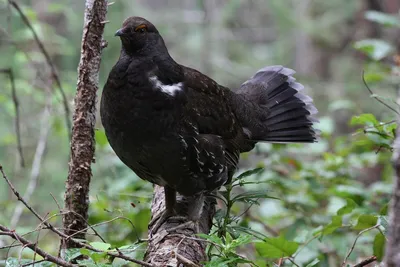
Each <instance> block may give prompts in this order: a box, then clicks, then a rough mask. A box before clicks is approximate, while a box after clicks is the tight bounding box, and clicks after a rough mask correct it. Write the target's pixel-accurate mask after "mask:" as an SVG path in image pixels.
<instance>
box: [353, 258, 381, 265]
mask: <svg viewBox="0 0 400 267" xmlns="http://www.w3.org/2000/svg"><path fill="white" fill-rule="evenodd" d="M376 259H377V258H376V256H372V257H369V258H367V259H365V260H363V261H362V262H359V263H357V264H356V265H354V266H353V267H363V266H365V265H367V264H370V263H373V262H374V261H376Z"/></svg>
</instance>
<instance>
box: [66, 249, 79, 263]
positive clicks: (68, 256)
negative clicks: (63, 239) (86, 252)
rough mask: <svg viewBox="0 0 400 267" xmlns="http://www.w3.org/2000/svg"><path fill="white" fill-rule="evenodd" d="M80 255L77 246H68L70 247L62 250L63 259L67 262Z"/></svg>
mask: <svg viewBox="0 0 400 267" xmlns="http://www.w3.org/2000/svg"><path fill="white" fill-rule="evenodd" d="M80 255H82V253H81V252H80V249H79V248H70V249H65V250H64V257H65V260H66V261H68V262H70V261H72V260H73V259H75V258H77V257H79V256H80Z"/></svg>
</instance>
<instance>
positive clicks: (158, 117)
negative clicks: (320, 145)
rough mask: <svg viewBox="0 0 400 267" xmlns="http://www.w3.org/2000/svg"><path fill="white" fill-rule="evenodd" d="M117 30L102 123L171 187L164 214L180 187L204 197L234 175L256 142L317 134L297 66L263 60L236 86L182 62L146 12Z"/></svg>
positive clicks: (120, 146) (143, 172)
mask: <svg viewBox="0 0 400 267" xmlns="http://www.w3.org/2000/svg"><path fill="white" fill-rule="evenodd" d="M116 35H117V36H119V37H120V38H121V42H122V49H121V55H120V58H119V60H118V62H117V64H116V65H115V66H114V67H113V69H112V70H111V72H110V75H109V77H108V80H107V83H106V85H105V86H104V90H103V94H102V99H101V109H100V111H101V119H102V123H103V125H104V128H105V131H106V135H107V138H108V140H109V142H110V145H111V147H112V148H113V149H114V151H115V153H116V154H117V155H118V157H119V158H120V159H121V160H122V161H123V162H124V163H125V164H126V165H127V166H128V167H130V168H131V169H132V170H133V171H134V172H135V173H136V174H137V175H138V176H139V177H141V178H142V179H144V180H147V181H150V182H152V183H155V184H158V185H161V186H164V187H165V193H166V213H165V216H164V217H165V218H166V217H168V216H170V215H173V213H174V210H173V208H174V205H175V192H179V193H180V194H182V195H186V196H192V195H198V199H199V202H201V203H202V197H201V196H202V195H203V193H205V192H211V191H213V190H215V189H217V188H219V187H220V186H222V185H223V184H224V183H226V182H227V181H228V180H230V179H231V177H232V175H233V173H234V171H235V170H236V166H237V164H238V161H239V155H240V153H241V152H246V151H250V150H251V149H252V148H253V147H254V144H255V143H256V142H259V141H267V142H284V143H290V142H315V141H316V131H315V130H314V129H313V128H312V125H313V122H314V121H315V120H314V119H313V118H312V115H314V114H315V113H316V112H317V110H316V108H315V107H314V106H313V104H312V99H311V98H309V97H308V96H306V95H304V94H302V93H300V92H299V91H301V90H302V89H303V86H302V85H301V84H299V83H297V82H295V79H294V78H293V77H292V76H291V75H292V74H294V71H293V70H290V69H287V68H284V67H281V66H271V67H265V68H263V69H261V70H259V71H258V72H257V73H256V74H255V75H254V76H253V77H252V78H250V80H248V81H246V82H245V83H243V84H242V85H241V87H240V88H239V89H238V90H237V91H236V93H234V92H232V91H230V90H229V89H228V88H226V87H223V86H221V85H219V84H218V83H216V82H215V81H214V80H212V79H211V78H209V77H207V76H205V75H204V74H202V73H200V72H198V71H196V70H194V69H191V68H188V67H185V66H182V65H179V64H178V63H176V62H175V61H174V60H173V59H172V58H171V56H170V55H169V53H168V50H167V48H166V46H165V44H164V41H163V39H162V37H161V36H160V34H159V33H158V31H157V29H156V28H155V26H154V25H153V24H152V23H150V22H149V21H147V20H145V19H143V18H140V17H130V18H128V19H127V20H125V21H124V23H123V25H122V28H121V29H120V30H118V31H117V33H116ZM198 207H199V208H200V209H201V205H198ZM196 214H197V215H196ZM198 214H199V210H197V211H196V212H194V213H193V216H191V217H192V218H189V219H191V220H196V219H197V218H196V216H198ZM165 218H163V219H165Z"/></svg>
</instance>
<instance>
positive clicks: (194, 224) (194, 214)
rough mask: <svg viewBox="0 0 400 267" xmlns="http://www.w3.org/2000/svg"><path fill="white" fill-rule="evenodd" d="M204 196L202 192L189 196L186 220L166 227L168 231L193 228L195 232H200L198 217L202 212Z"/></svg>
mask: <svg viewBox="0 0 400 267" xmlns="http://www.w3.org/2000/svg"><path fill="white" fill-rule="evenodd" d="M204 200H205V197H204V195H203V194H202V193H200V194H198V195H195V196H193V197H191V199H190V201H189V202H188V209H187V220H188V221H187V222H185V223H183V224H180V225H178V226H176V227H173V228H169V229H167V231H168V232H174V231H176V230H182V229H188V228H189V229H193V230H194V231H195V234H198V233H199V232H200V225H199V222H200V218H201V214H202V212H203V206H204Z"/></svg>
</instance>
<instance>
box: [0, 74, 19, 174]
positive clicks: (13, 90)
mask: <svg viewBox="0 0 400 267" xmlns="http://www.w3.org/2000/svg"><path fill="white" fill-rule="evenodd" d="M0 72H2V73H5V74H8V77H9V78H10V83H11V97H12V100H13V103H14V108H15V133H16V135H17V147H18V153H19V157H20V160H21V167H25V159H24V154H23V153H22V142H21V126H20V112H19V101H18V97H17V90H16V87H15V80H14V73H13V71H12V69H11V68H8V69H0Z"/></svg>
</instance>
